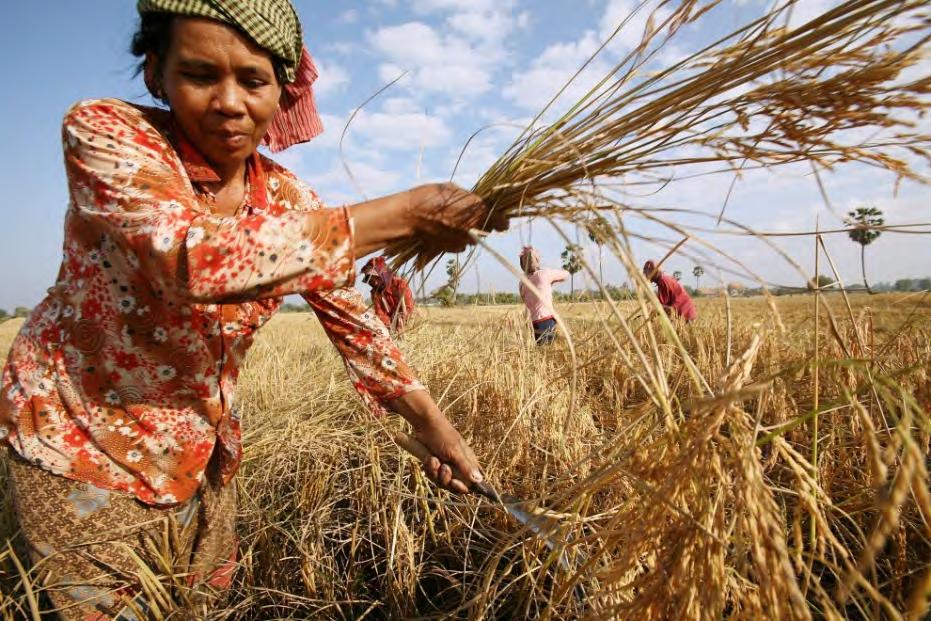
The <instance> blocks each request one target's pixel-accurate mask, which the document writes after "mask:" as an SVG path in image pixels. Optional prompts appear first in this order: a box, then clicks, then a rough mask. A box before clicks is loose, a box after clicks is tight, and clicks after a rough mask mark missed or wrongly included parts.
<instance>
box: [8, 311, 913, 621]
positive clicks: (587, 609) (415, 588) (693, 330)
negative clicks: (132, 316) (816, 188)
mask: <svg viewBox="0 0 931 621" xmlns="http://www.w3.org/2000/svg"><path fill="white" fill-rule="evenodd" d="M823 301H824V306H823V309H824V310H823V311H822V316H821V319H820V330H819V339H820V348H819V351H818V355H817V357H816V356H814V352H813V346H814V334H815V321H814V316H813V310H812V309H813V303H814V302H813V297H811V296H787V297H780V298H775V299H774V300H773V302H772V304H773V305H774V307H775V309H776V310H777V311H778V319H776V318H775V317H776V315H774V314H773V312H772V311H773V307H772V306H771V305H770V302H768V301H767V300H766V299H763V298H735V299H732V300H730V302H729V304H725V302H724V300H721V299H715V300H708V299H699V300H698V301H697V306H698V310H699V314H700V318H699V320H698V321H697V322H696V323H695V324H693V325H690V326H687V327H684V326H679V331H678V334H676V333H674V332H671V331H669V330H668V329H664V327H663V324H662V323H661V322H660V321H659V320H657V319H654V320H653V321H652V322H650V323H649V324H647V325H645V326H644V325H643V323H642V321H641V319H639V317H635V318H632V319H631V320H630V322H629V326H630V330H631V332H632V333H633V334H634V337H635V338H634V339H633V340H632V339H631V338H630V337H629V336H628V334H627V332H626V330H625V329H623V328H622V327H620V324H619V323H618V319H617V317H618V316H621V317H625V318H626V317H629V316H632V315H634V314H635V313H637V312H638V309H639V306H638V305H637V303H636V302H624V303H621V304H619V305H618V308H617V314H615V315H612V309H610V308H609V307H608V305H606V304H601V305H599V306H594V305H592V304H573V305H564V306H562V307H560V308H559V310H560V312H561V314H562V315H563V316H564V318H565V319H566V321H567V323H568V326H569V328H570V330H571V332H572V335H573V338H572V343H573V346H574V350H575V353H574V355H575V365H574V368H575V371H574V372H573V363H572V360H573V357H572V353H571V352H570V349H569V347H568V346H567V341H566V340H565V339H561V340H560V341H559V342H558V343H557V344H556V345H554V346H552V347H549V348H545V349H537V348H534V347H533V345H532V343H531V342H530V334H529V330H528V328H527V326H526V321H525V319H524V316H523V311H522V310H521V309H520V308H518V307H474V308H473V307H469V308H462V307H460V308H453V309H440V308H429V309H421V310H420V311H419V316H418V319H417V321H416V322H415V324H414V325H413V328H412V330H411V331H410V333H409V334H408V335H407V337H406V338H405V339H404V341H403V343H402V348H403V349H404V350H405V352H406V353H407V354H408V356H409V359H410V361H411V362H412V364H413V366H414V367H415V368H416V369H417V371H418V373H419V375H420V377H421V379H422V380H423V381H424V383H425V384H427V385H428V386H429V387H430V389H431V392H432V393H433V394H434V396H435V397H436V398H437V400H438V401H439V403H440V405H441V406H442V407H443V408H444V409H445V410H446V412H447V414H448V415H449V417H450V418H451V419H452V420H453V422H454V423H455V424H456V426H457V427H458V428H459V429H460V430H461V431H462V432H463V434H464V435H465V436H466V437H467V438H468V439H469V440H470V442H471V444H472V446H473V448H474V449H475V452H476V453H477V455H478V456H479V459H480V461H481V462H482V463H483V466H484V467H485V469H486V472H487V473H488V476H489V479H490V480H491V481H493V482H495V483H496V484H497V485H498V486H500V488H501V489H503V490H506V491H508V492H510V493H512V494H515V495H516V496H519V497H522V498H524V499H527V500H528V501H529V503H530V504H529V505H528V507H532V508H538V513H539V514H540V515H541V517H540V518H539V519H540V520H541V521H542V522H545V523H546V524H547V525H548V527H551V532H550V534H551V536H552V538H553V539H554V540H556V541H557V542H558V544H557V550H558V551H563V550H565V551H566V553H567V557H566V558H567V559H568V560H569V569H566V568H563V567H561V566H560V562H559V560H560V555H559V554H556V553H552V552H551V551H550V550H549V549H548V548H547V547H546V546H544V545H542V544H541V543H540V541H539V539H537V538H535V537H533V536H532V535H531V534H530V533H528V532H527V531H525V530H521V529H520V528H519V527H518V526H517V525H516V524H515V523H514V522H512V521H510V520H509V519H508V517H507V516H506V514H505V513H504V512H502V511H501V510H500V509H499V508H497V507H494V506H491V505H489V504H488V503H483V502H481V501H480V500H478V499H476V498H465V499H461V498H454V497H451V496H448V495H446V494H445V493H441V492H437V491H436V490H435V489H434V488H433V487H431V485H430V484H429V482H428V481H426V480H425V478H424V477H423V476H422V474H421V473H420V471H419V469H418V468H416V467H415V464H414V463H413V461H412V460H410V459H408V458H406V457H404V456H402V455H401V453H400V451H399V450H398V449H397V447H396V446H395V445H394V444H393V443H392V442H391V440H390V435H389V433H388V431H389V430H390V429H395V428H399V427H400V423H399V421H397V420H386V421H380V420H375V419H373V418H371V417H370V416H369V415H368V414H367V413H366V412H364V411H363V410H362V407H361V405H360V403H359V402H358V400H357V399H356V398H355V397H354V395H353V393H352V389H351V387H350V386H349V383H348V382H347V381H346V380H345V376H344V372H343V370H342V367H341V364H340V362H339V360H338V358H337V356H336V355H335V353H334V352H333V350H332V348H331V347H330V345H329V343H328V342H327V341H326V338H325V336H324V335H323V332H322V330H321V329H320V327H319V325H318V324H317V322H316V321H315V320H314V318H313V317H312V316H311V315H307V314H300V313H296V314H283V315H280V316H279V317H276V318H275V319H274V320H273V322H272V323H271V324H270V325H269V326H268V328H266V329H265V330H264V331H263V333H262V335H260V337H259V339H258V340H257V342H256V345H255V346H254V348H253V350H252V352H251V353H250V355H249V358H248V359H247V362H246V365H245V368H244V370H243V374H242V376H241V380H240V388H239V397H238V398H239V407H240V408H241V410H242V413H243V418H244V429H245V434H244V439H245V445H246V453H245V460H244V464H243V468H242V470H241V472H240V476H239V482H240V491H241V507H240V521H239V526H240V535H241V558H242V567H241V568H240V570H239V572H238V574H237V583H236V589H235V590H234V592H233V593H232V595H231V598H230V601H229V602H228V603H227V607H226V608H224V609H222V610H216V611H214V612H213V615H214V616H215V617H216V618H234V619H279V618H293V619H307V618H319V619H358V618H363V617H365V618H370V619H373V618H379V619H392V618H401V617H407V618H411V617H433V618H463V619H479V618H497V619H522V618H525V619H537V618H553V619H575V618H592V619H596V618H620V619H684V618H692V619H717V618H722V617H738V618H786V619H788V618H812V617H813V618H845V617H846V618H873V619H879V618H898V617H899V616H901V615H906V614H908V613H909V612H911V614H913V615H916V617H915V618H918V616H920V615H921V614H922V612H921V611H922V610H925V607H926V605H927V603H926V599H924V598H925V596H924V593H925V592H926V591H927V589H928V588H929V586H931V543H929V542H931V526H929V523H931V501H929V496H928V478H927V476H928V475H927V455H928V436H929V432H931V424H929V422H928V416H927V413H928V411H929V409H931V369H929V366H931V363H929V361H931V295H928V294H912V295H896V294H886V295H880V296H867V295H855V296H851V298H850V309H849V310H848V307H847V304H846V302H845V299H844V298H843V297H841V296H840V295H835V294H830V295H825V296H824V297H823ZM728 306H729V311H728ZM19 325H20V321H19V320H11V321H7V322H6V323H4V324H2V325H0V348H2V350H4V351H5V350H6V349H7V348H8V347H9V344H10V342H11V340H12V338H13V336H14V335H15V332H16V330H17V329H18V327H19ZM815 374H817V376H818V377H817V381H818V385H819V391H818V394H817V397H816V395H815V393H814V391H813V386H814V384H815ZM816 400H817V402H818V405H819V409H818V410H817V416H816V415H815V414H816V410H815V407H814V405H815V401H816ZM813 464H814V465H813ZM2 476H3V473H2V472H0V479H2ZM3 489H4V488H3V485H2V481H0V500H2V501H3V502H4V503H8V500H9V499H8V498H6V497H5V496H3V491H2V490H3ZM11 528H12V527H11V524H10V519H9V507H8V506H7V507H6V509H5V512H4V513H2V514H0V541H2V540H3V539H4V538H6V537H9V536H10V534H11V530H10V529H11ZM2 571H10V564H9V562H7V564H6V565H3V564H2V561H0V572H2ZM5 584H13V585H14V587H16V585H18V583H16V581H15V580H13V579H12V578H11V579H10V580H8V581H7V582H6V583H5ZM17 588H18V590H17V592H16V593H15V594H14V598H12V599H8V600H7V603H6V604H0V618H3V616H4V615H6V618H15V615H14V610H15V609H16V608H17V606H20V605H21V606H25V604H24V602H25V598H24V595H23V592H22V590H21V586H19V587H17ZM17 602H18V603H17ZM20 610H22V609H21V608H20ZM15 614H19V613H15Z"/></svg>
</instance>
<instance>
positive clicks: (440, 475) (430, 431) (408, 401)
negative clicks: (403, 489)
mask: <svg viewBox="0 0 931 621" xmlns="http://www.w3.org/2000/svg"><path fill="white" fill-rule="evenodd" d="M390 406H391V408H392V409H393V410H395V411H396V412H398V413H399V414H401V416H403V417H404V418H405V419H407V421H408V422H410V423H411V426H413V428H414V432H415V437H416V439H417V441H418V442H420V443H421V444H422V445H423V446H424V447H425V448H426V450H427V451H428V453H429V454H419V455H417V456H418V457H419V458H420V460H421V462H422V463H423V468H424V471H425V472H426V473H427V476H429V477H430V478H431V479H432V480H433V481H434V482H435V483H436V484H437V485H439V486H441V487H443V488H445V489H447V490H449V491H451V492H456V493H459V494H466V493H468V492H469V490H470V489H471V488H472V485H473V484H475V483H479V482H481V481H482V480H483V479H484V477H483V476H482V470H481V468H480V467H479V465H478V459H476V457H475V454H474V453H473V452H472V449H471V448H469V445H468V444H466V441H465V440H464V439H463V438H462V436H461V435H460V434H459V432H458V431H456V428H455V427H453V425H452V423H450V422H449V419H447V418H446V416H445V415H444V414H443V413H442V412H441V411H440V409H439V407H438V406H437V405H436V403H434V401H433V398H432V397H430V394H429V393H428V392H427V391H425V390H418V391H414V392H410V393H407V394H406V395H404V396H402V397H399V398H397V399H395V400H394V401H392V402H391V404H390Z"/></svg>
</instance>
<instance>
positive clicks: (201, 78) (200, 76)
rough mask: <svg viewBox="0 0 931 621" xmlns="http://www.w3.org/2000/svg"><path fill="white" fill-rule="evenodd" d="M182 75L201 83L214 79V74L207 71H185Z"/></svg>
mask: <svg viewBox="0 0 931 621" xmlns="http://www.w3.org/2000/svg"><path fill="white" fill-rule="evenodd" d="M182 75H183V76H184V77H185V78H187V79H188V80H190V81H191V82H197V83H199V84H206V83H208V82H211V81H212V80H213V76H210V75H207V74H206V73H183V74H182Z"/></svg>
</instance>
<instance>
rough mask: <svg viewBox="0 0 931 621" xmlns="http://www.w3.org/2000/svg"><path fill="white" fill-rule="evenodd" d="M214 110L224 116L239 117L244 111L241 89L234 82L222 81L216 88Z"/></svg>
mask: <svg viewBox="0 0 931 621" xmlns="http://www.w3.org/2000/svg"><path fill="white" fill-rule="evenodd" d="M213 105H214V109H215V110H216V111H217V112H219V113H220V114H223V115H225V116H240V115H242V114H243V113H244V112H245V110H246V106H245V102H244V100H243V94H242V89H241V88H240V87H239V85H238V84H237V83H236V82H235V81H234V80H224V81H222V82H220V84H219V85H218V86H217V91H216V93H215V94H214V98H213Z"/></svg>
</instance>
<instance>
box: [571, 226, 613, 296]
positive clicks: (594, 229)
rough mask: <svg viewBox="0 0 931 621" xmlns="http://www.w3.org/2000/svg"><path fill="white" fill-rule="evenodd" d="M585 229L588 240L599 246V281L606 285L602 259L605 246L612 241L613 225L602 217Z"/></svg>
mask: <svg viewBox="0 0 931 621" xmlns="http://www.w3.org/2000/svg"><path fill="white" fill-rule="evenodd" d="M585 229H586V230H587V231H588V238H589V239H590V240H592V241H593V242H595V244H596V245H597V246H598V280H600V281H601V284H604V280H605V277H604V269H603V268H602V257H603V255H604V245H605V244H606V243H607V242H608V240H609V239H611V235H612V230H611V224H610V223H609V222H608V221H607V220H605V219H604V218H602V217H601V216H595V217H594V218H593V219H591V220H589V221H588V222H586V223H585ZM567 271H568V270H567Z"/></svg>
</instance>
